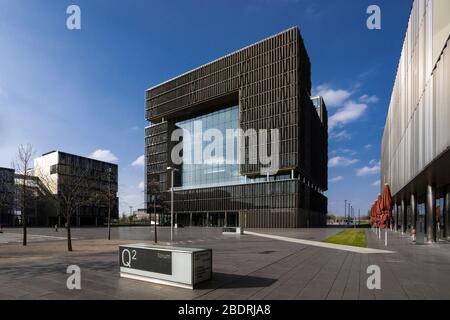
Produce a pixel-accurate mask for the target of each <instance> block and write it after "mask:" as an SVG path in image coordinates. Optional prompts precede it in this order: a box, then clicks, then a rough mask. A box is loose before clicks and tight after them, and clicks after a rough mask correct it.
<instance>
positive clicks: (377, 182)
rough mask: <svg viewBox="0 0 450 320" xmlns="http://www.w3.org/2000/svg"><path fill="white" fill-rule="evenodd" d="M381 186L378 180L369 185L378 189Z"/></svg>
mask: <svg viewBox="0 0 450 320" xmlns="http://www.w3.org/2000/svg"><path fill="white" fill-rule="evenodd" d="M380 184H381V182H380V180H377V181H375V182H374V183H372V184H371V186H372V187H379V186H380Z"/></svg>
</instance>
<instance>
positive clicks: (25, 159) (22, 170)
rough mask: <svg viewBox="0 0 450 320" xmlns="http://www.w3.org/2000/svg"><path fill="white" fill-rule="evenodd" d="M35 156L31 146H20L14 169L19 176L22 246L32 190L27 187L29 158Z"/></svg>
mask: <svg viewBox="0 0 450 320" xmlns="http://www.w3.org/2000/svg"><path fill="white" fill-rule="evenodd" d="M34 155H35V150H34V149H33V146H32V145H31V144H27V145H23V144H21V145H20V146H19V147H18V150H17V156H16V161H15V162H14V167H15V170H16V172H17V173H18V174H19V175H20V180H21V185H20V188H19V192H18V203H19V206H20V209H21V211H22V226H23V245H24V246H26V245H27V222H28V217H27V215H26V209H27V205H28V204H29V202H30V200H31V198H32V197H33V196H32V192H33V191H32V190H31V189H30V188H29V186H28V181H29V176H30V170H31V160H32V159H31V158H32V157H33V156H34Z"/></svg>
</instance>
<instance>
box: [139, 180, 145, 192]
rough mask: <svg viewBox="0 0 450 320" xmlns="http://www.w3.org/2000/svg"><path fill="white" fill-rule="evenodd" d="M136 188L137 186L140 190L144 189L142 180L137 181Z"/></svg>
mask: <svg viewBox="0 0 450 320" xmlns="http://www.w3.org/2000/svg"><path fill="white" fill-rule="evenodd" d="M138 188H139V189H140V190H144V189H145V186H144V181H141V182H139V185H138Z"/></svg>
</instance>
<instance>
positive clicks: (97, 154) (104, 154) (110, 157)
mask: <svg viewBox="0 0 450 320" xmlns="http://www.w3.org/2000/svg"><path fill="white" fill-rule="evenodd" d="M88 157H89V158H92V159H96V160H100V161H105V162H117V160H119V159H118V158H117V157H116V156H115V155H114V153H112V152H111V151H110V150H102V149H98V150H95V151H94V152H92V153H91V154H90V155H89V156H88Z"/></svg>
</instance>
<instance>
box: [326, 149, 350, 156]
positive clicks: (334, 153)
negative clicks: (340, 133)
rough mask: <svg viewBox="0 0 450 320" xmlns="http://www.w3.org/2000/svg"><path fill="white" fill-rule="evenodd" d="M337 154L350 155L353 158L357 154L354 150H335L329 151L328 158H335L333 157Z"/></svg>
mask: <svg viewBox="0 0 450 320" xmlns="http://www.w3.org/2000/svg"><path fill="white" fill-rule="evenodd" d="M339 153H346V154H349V155H352V156H354V155H356V154H357V152H356V151H355V150H352V149H345V148H339V149H336V150H333V151H331V152H330V156H335V155H337V154H339Z"/></svg>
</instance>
